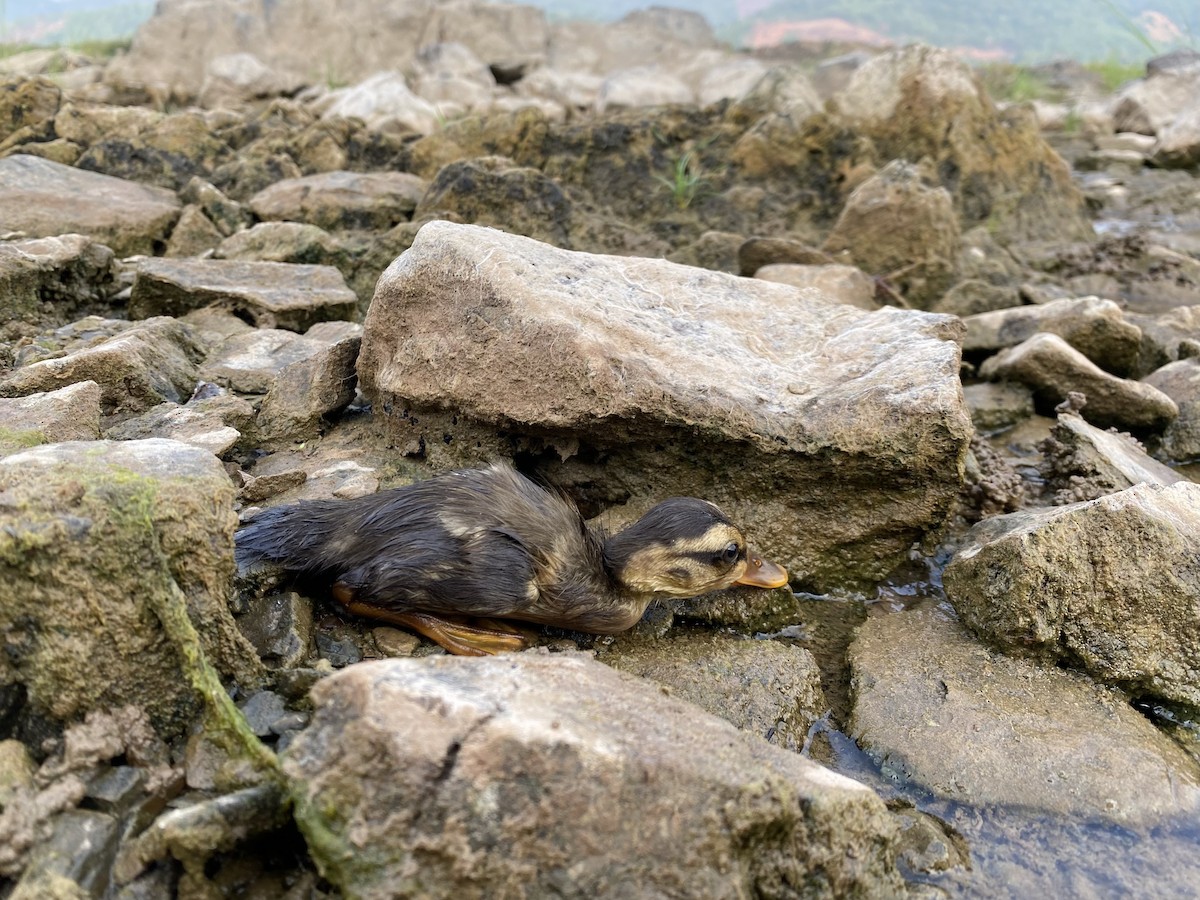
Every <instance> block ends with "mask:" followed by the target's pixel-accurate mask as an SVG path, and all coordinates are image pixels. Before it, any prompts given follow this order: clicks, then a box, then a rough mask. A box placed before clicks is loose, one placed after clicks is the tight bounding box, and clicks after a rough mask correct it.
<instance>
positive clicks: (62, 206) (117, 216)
mask: <svg viewBox="0 0 1200 900" xmlns="http://www.w3.org/2000/svg"><path fill="white" fill-rule="evenodd" d="M0 200H2V201H3V203H4V208H5V218H4V227H5V228H6V229H10V230H16V231H22V232H25V233H26V234H27V235H29V236H30V237H49V236H53V235H61V234H67V233H79V234H83V235H87V236H88V237H91V238H93V239H94V240H96V241H99V242H100V243H102V244H104V245H105V246H107V247H110V248H112V250H113V252H115V253H116V254H117V255H118V256H128V255H130V254H133V253H153V252H154V251H155V248H156V247H160V248H161V247H163V246H165V243H166V240H167V235H168V234H169V233H170V230H171V227H172V226H173V225H174V224H175V220H176V219H177V218H178V217H179V209H180V206H179V201H178V200H177V199H176V198H175V195H174V193H172V192H171V191H167V190H163V189H162V188H156V187H151V186H150V185H145V184H137V183H135V182H132V181H123V180H122V179H120V178H113V177H111V176H108V175H99V174H96V173H94V172H85V171H83V170H82V169H76V168H74V167H72V166H64V165H60V164H59V163H56V162H51V161H50V160H46V159H39V158H37V157H34V156H29V155H26V154H16V155H14V156H8V157H5V158H3V159H0Z"/></svg>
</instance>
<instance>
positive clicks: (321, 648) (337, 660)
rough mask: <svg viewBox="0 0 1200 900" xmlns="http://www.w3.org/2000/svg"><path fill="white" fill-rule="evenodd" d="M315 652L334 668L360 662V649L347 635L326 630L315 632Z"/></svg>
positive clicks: (361, 656)
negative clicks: (338, 635) (339, 634)
mask: <svg viewBox="0 0 1200 900" xmlns="http://www.w3.org/2000/svg"><path fill="white" fill-rule="evenodd" d="M317 652H318V653H320V654H321V656H322V658H324V659H325V660H327V661H328V662H329V664H330V665H331V666H333V667H334V668H335V669H344V668H346V666H352V665H354V664H355V663H356V662H362V658H363V655H362V650H361V649H360V648H359V646H358V644H357V643H355V642H354V640H353V639H352V638H349V637H337V636H335V635H332V634H330V633H329V632H327V631H318V632H317Z"/></svg>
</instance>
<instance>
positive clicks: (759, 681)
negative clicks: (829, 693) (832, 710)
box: [597, 632, 829, 750]
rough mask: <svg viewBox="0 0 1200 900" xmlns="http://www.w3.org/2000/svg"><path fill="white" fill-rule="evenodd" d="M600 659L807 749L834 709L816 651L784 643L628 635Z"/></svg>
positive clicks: (763, 733) (768, 735) (742, 724)
mask: <svg viewBox="0 0 1200 900" xmlns="http://www.w3.org/2000/svg"><path fill="white" fill-rule="evenodd" d="M597 659H599V660H600V661H601V662H603V663H604V664H605V665H609V666H612V667H613V668H614V669H618V670H620V671H622V672H628V673H629V674H630V675H638V676H640V677H642V678H648V679H650V680H651V681H654V682H657V683H658V684H661V685H663V687H665V688H667V689H668V690H669V692H670V695H671V696H672V697H675V698H677V699H679V700H683V701H685V702H687V703H694V704H696V706H699V707H700V708H701V709H704V710H707V711H708V712H710V713H712V714H713V715H714V716H717V717H718V718H721V719H724V720H725V721H726V722H731V723H732V724H734V725H736V726H737V727H738V728H740V729H742V730H743V731H748V732H750V733H751V734H757V735H758V736H759V737H761V738H763V739H764V740H766V741H769V742H770V743H772V744H776V745H778V746H780V747H784V748H786V749H788V750H799V749H800V748H801V747H803V746H804V738H805V735H806V734H807V733H808V730H809V728H811V727H812V724H813V722H815V721H816V720H817V719H819V718H820V717H821V716H823V715H825V713H826V712H827V711H828V709H829V707H828V705H827V704H826V702H825V695H824V694H823V693H822V692H821V670H820V669H819V668H818V667H817V661H816V660H815V659H813V655H812V654H811V653H809V652H808V651H807V650H805V649H803V648H802V647H795V646H792V645H789V644H784V643H780V642H778V641H766V640H747V639H745V638H737V637H730V636H727V635H723V634H713V633H691V632H685V633H683V634H674V635H672V636H671V637H670V639H668V640H655V639H653V638H650V639H647V638H636V637H635V638H628V637H622V638H620V639H618V641H617V642H616V644H615V645H614V646H612V647H611V648H609V649H608V650H607V651H605V652H604V653H602V654H600V655H599V656H597Z"/></svg>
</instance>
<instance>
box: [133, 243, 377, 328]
mask: <svg viewBox="0 0 1200 900" xmlns="http://www.w3.org/2000/svg"><path fill="white" fill-rule="evenodd" d="M357 302H358V301H357V298H356V297H355V296H354V292H353V291H351V290H350V289H349V288H348V287H346V282H345V280H344V279H343V278H342V274H341V273H340V272H339V271H338V270H337V269H335V268H334V267H333V266H308V265H300V264H298V263H277V262H241V261H238V260H232V259H143V260H141V261H140V262H139V263H138V267H137V275H136V277H135V278H134V282H133V292H132V294H131V296H130V298H129V314H130V315H131V316H133V317H134V318H147V317H149V316H158V315H169V316H181V315H184V314H185V313H187V312H190V311H192V310H194V309H199V308H201V307H205V306H217V307H220V308H222V309H227V310H230V311H232V312H234V313H237V314H238V315H240V316H243V317H245V318H247V319H248V320H250V321H251V322H253V323H254V324H255V325H257V326H258V327H260V328H286V329H288V330H290V331H304V330H306V329H308V328H309V327H310V326H312V325H314V324H316V323H317V322H326V321H329V320H332V319H347V318H350V317H351V316H353V315H354V310H355V305H356V303H357Z"/></svg>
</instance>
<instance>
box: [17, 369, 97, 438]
mask: <svg viewBox="0 0 1200 900" xmlns="http://www.w3.org/2000/svg"><path fill="white" fill-rule="evenodd" d="M99 437H100V385H98V384H96V382H94V381H81V382H79V383H78V384H69V385H67V386H66V387H64V388H59V389H58V390H57V391H47V392H45V393H37V394H29V395H27V396H25V397H18V398H13V399H0V453H11V452H13V451H14V450H21V449H24V448H26V447H32V446H36V445H37V444H57V443H60V442H62V441H94V440H97V439H99Z"/></svg>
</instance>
